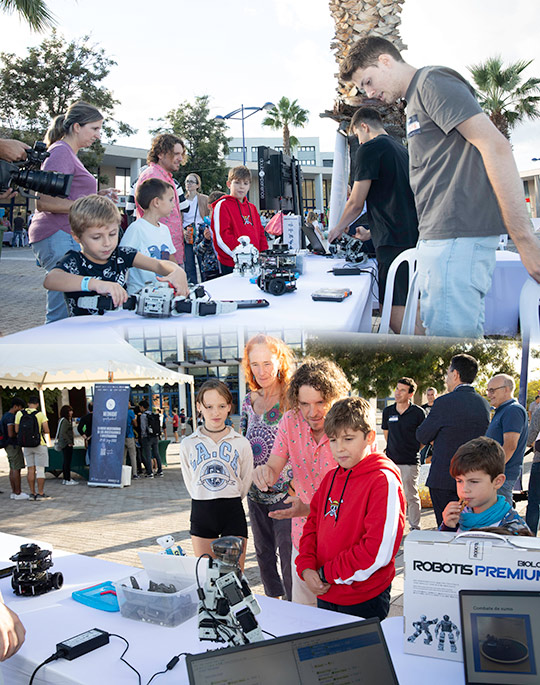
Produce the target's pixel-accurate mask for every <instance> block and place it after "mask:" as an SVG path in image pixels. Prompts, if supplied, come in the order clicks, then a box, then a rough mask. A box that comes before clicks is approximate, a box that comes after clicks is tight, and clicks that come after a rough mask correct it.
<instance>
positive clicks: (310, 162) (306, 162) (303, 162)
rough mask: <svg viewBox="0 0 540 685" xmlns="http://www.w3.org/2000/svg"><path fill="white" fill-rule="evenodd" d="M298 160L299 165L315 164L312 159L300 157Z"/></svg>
mask: <svg viewBox="0 0 540 685" xmlns="http://www.w3.org/2000/svg"><path fill="white" fill-rule="evenodd" d="M299 161H300V165H301V166H315V160H314V159H300V160H299Z"/></svg>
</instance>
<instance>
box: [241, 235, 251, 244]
mask: <svg viewBox="0 0 540 685" xmlns="http://www.w3.org/2000/svg"><path fill="white" fill-rule="evenodd" d="M238 242H239V243H240V245H242V246H243V247H246V245H249V244H250V243H251V239H250V237H249V236H248V235H241V236H240V237H239V238H238Z"/></svg>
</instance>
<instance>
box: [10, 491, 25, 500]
mask: <svg viewBox="0 0 540 685" xmlns="http://www.w3.org/2000/svg"><path fill="white" fill-rule="evenodd" d="M10 497H11V499H30V495H29V494H28V493H27V492H19V494H18V495H16V494H15V493H14V492H12V493H11V495H10Z"/></svg>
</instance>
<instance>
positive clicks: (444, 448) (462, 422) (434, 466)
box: [416, 354, 489, 526]
mask: <svg viewBox="0 0 540 685" xmlns="http://www.w3.org/2000/svg"><path fill="white" fill-rule="evenodd" d="M477 373H478V362H477V360H476V359H475V358H474V357H471V355H469V354H456V355H455V356H454V357H452V360H451V361H450V366H449V367H448V371H447V373H446V387H447V388H448V393H447V394H446V395H442V396H441V397H439V398H437V399H436V400H435V402H433V407H432V408H431V411H430V412H429V414H428V416H427V417H426V420H425V421H424V422H423V423H422V424H421V425H420V426H419V427H418V429H417V431H416V439H417V440H418V441H419V442H421V443H422V444H424V445H427V444H428V443H429V442H433V456H432V459H431V467H430V469H429V476H428V479H427V481H426V485H427V486H428V487H429V493H430V495H431V501H432V503H433V511H434V513H435V518H436V519H437V526H440V525H441V523H442V512H443V509H444V508H445V507H446V505H447V504H448V502H457V501H458V499H459V497H458V496H457V490H456V481H455V479H454V478H452V476H451V475H450V462H451V461H452V457H453V456H454V454H455V453H456V451H457V448H458V447H461V445H463V444H464V443H466V442H468V441H469V440H472V439H473V438H479V437H480V436H481V435H484V434H485V432H486V430H487V427H488V425H489V405H488V403H487V402H486V400H485V399H484V398H483V397H481V395H479V394H478V393H477V392H476V390H475V389H474V388H473V386H472V383H473V381H474V379H475V378H476V374H477Z"/></svg>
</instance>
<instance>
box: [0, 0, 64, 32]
mask: <svg viewBox="0 0 540 685" xmlns="http://www.w3.org/2000/svg"><path fill="white" fill-rule="evenodd" d="M0 10H1V11H2V12H6V13H7V14H11V13H12V12H17V14H19V15H20V16H21V17H22V18H23V19H24V20H25V21H26V23H27V24H28V26H30V28H31V29H32V30H34V31H44V30H45V29H47V28H49V27H50V26H52V25H53V24H55V23H56V21H55V19H54V16H53V15H52V14H51V12H50V11H49V8H48V7H47V4H46V3H45V2H44V1H43V0H0Z"/></svg>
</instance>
